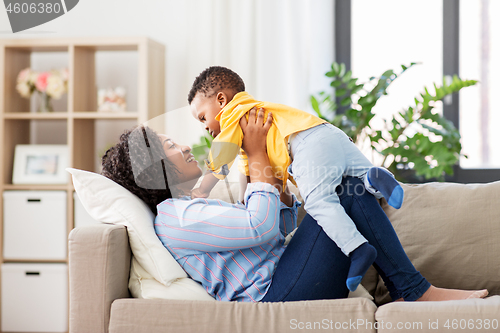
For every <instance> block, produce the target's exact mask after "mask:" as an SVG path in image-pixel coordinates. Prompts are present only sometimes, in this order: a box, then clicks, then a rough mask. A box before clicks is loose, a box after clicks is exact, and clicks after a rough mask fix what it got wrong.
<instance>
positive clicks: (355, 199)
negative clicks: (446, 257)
mask: <svg viewBox="0 0 500 333" xmlns="http://www.w3.org/2000/svg"><path fill="white" fill-rule="evenodd" d="M358 184H361V185H362V184H363V182H362V181H361V180H360V179H359V178H356V177H349V176H348V177H344V178H343V180H342V183H341V185H340V186H338V187H337V189H336V191H337V194H338V196H339V198H340V203H341V205H342V207H344V209H345V211H346V213H347V214H348V215H349V216H350V217H351V219H352V220H353V221H354V223H355V224H356V227H357V228H358V230H359V231H360V233H361V234H362V235H363V236H364V237H365V238H366V239H367V240H368V242H369V243H370V244H371V245H373V246H374V247H375V249H377V258H376V259H375V263H374V266H375V268H376V269H377V271H378V273H379V274H380V276H381V277H382V279H383V280H384V282H385V285H386V286H387V289H388V290H389V292H390V295H391V297H392V299H393V300H395V299H398V298H400V297H403V298H404V299H405V301H414V300H416V299H418V298H419V297H420V296H422V295H423V293H424V292H425V291H427V289H429V287H430V283H429V282H428V281H427V280H426V279H425V278H424V277H423V276H422V275H421V274H420V273H419V272H418V271H417V270H416V269H415V267H414V266H413V264H412V263H411V262H410V260H409V259H408V257H407V256H406V253H405V252H404V250H403V247H402V246H401V243H400V242H399V239H398V237H397V235H396V232H395V231H394V228H393V227H392V224H391V222H390V221H389V219H388V218H387V216H386V215H385V213H384V211H383V210H382V208H381V207H380V205H379V203H378V201H377V200H376V199H375V197H374V196H373V195H371V194H369V193H368V192H366V191H365V190H363V191H360V189H361V188H364V187H363V186H361V185H358ZM349 265H350V260H349V258H348V257H346V256H345V255H344V254H343V253H342V251H341V250H340V249H339V247H338V246H337V245H336V244H335V242H333V241H332V240H331V239H330V238H329V237H328V236H327V235H326V234H325V232H324V231H323V229H322V228H321V227H320V226H319V225H318V224H317V223H316V221H315V220H314V219H313V218H312V217H311V216H310V215H306V217H304V219H303V220H302V222H301V224H300V226H299V228H298V229H297V232H296V233H295V235H294V236H293V238H292V240H291V241H290V243H289V244H288V246H287V248H286V250H285V252H284V253H283V255H282V257H281V260H280V261H279V263H278V267H277V268H276V271H275V273H274V275H273V280H272V283H271V286H270V287H269V289H268V291H267V293H266V295H265V296H264V298H263V299H262V300H261V302H283V301H301V300H316V299H336V298H345V297H347V295H348V290H347V287H346V279H347V273H348V271H349Z"/></svg>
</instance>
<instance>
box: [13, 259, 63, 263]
mask: <svg viewBox="0 0 500 333" xmlns="http://www.w3.org/2000/svg"><path fill="white" fill-rule="evenodd" d="M3 262H4V263H30V264H61V263H62V264H66V263H67V262H68V260H66V259H4V260H3Z"/></svg>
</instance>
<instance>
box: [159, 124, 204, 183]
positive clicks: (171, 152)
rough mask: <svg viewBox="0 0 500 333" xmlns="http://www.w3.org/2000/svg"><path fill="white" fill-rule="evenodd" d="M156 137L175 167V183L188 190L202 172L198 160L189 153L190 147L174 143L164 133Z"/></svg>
mask: <svg viewBox="0 0 500 333" xmlns="http://www.w3.org/2000/svg"><path fill="white" fill-rule="evenodd" d="M158 137H159V138H160V140H161V143H162V146H163V150H164V151H165V155H167V158H168V160H169V161H170V163H172V164H174V165H175V167H176V168H177V177H178V183H177V182H176V184H175V185H176V186H177V187H178V188H183V189H185V190H189V191H190V190H191V189H192V188H193V187H194V185H195V184H196V182H197V181H198V178H200V177H201V175H202V174H203V172H202V170H201V168H200V166H199V165H198V161H196V160H195V158H194V155H193V154H191V148H190V147H189V146H181V145H178V144H176V143H175V142H174V141H172V139H171V138H170V137H168V136H166V135H165V134H158ZM169 185H170V184H169Z"/></svg>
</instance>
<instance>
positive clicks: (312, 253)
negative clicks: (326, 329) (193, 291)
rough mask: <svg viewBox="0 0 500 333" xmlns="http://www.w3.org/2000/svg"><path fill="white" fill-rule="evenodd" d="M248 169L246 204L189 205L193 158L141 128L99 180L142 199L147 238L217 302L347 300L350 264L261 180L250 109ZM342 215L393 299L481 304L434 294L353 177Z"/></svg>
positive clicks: (275, 183) (346, 183) (195, 171)
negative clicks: (151, 223)
mask: <svg viewBox="0 0 500 333" xmlns="http://www.w3.org/2000/svg"><path fill="white" fill-rule="evenodd" d="M240 124H241V127H242V130H243V132H244V138H243V145H242V147H243V149H244V150H245V152H246V154H247V156H248V159H249V164H250V180H251V183H250V184H249V186H248V188H247V191H246V193H245V205H241V204H236V205H233V204H229V203H225V202H221V201H219V200H213V199H194V200H191V198H190V197H189V195H190V192H191V190H192V189H193V187H194V185H195V184H196V182H197V180H198V178H199V177H200V176H201V175H202V171H201V169H200V167H199V166H198V163H197V162H196V160H194V157H193V155H192V154H191V153H190V151H191V149H190V148H189V147H187V146H178V145H176V144H175V143H174V142H173V141H172V139H170V138H169V137H167V136H166V135H160V134H156V133H155V132H154V131H152V130H151V129H149V128H147V127H142V126H141V127H138V128H137V129H135V130H133V131H127V132H125V133H124V134H123V135H122V136H121V138H120V142H119V143H118V144H117V145H116V146H114V147H112V148H111V149H110V150H108V151H107V152H106V154H105V155H104V156H103V172H102V173H103V175H105V176H106V177H108V178H110V179H112V180H114V181H115V182H117V183H119V184H120V185H122V186H124V187H125V188H127V189H129V190H130V191H131V192H132V193H134V194H136V195H137V196H138V197H139V198H141V199H142V200H144V201H145V202H146V204H147V205H148V206H149V207H150V209H151V210H152V211H153V212H154V213H155V214H156V220H155V230H156V233H157V235H158V237H159V238H160V240H161V241H162V243H163V244H164V246H165V247H166V248H167V249H168V250H169V251H170V253H171V254H172V255H173V256H174V258H175V259H176V260H177V261H178V262H179V264H180V265H181V266H182V267H183V268H184V269H185V271H186V272H187V273H188V274H189V275H190V276H191V277H192V278H193V279H194V280H196V281H198V282H199V283H200V284H202V285H203V286H204V288H205V289H206V291H207V292H208V293H209V294H211V295H212V296H214V297H215V298H216V299H217V300H222V301H250V302H257V301H262V302H278V301H298V300H314V299H335V298H345V297H347V295H348V289H347V287H346V278H347V273H348V270H349V265H350V261H349V259H348V258H347V257H345V255H344V254H343V253H342V252H341V250H340V249H339V248H338V247H337V246H336V244H335V243H334V242H333V241H332V240H331V239H330V238H329V237H328V236H326V234H325V233H324V232H323V230H322V228H321V227H320V226H318V224H317V223H316V221H315V220H314V219H312V217H310V216H309V215H306V217H305V218H304V220H303V221H302V223H301V224H300V227H299V228H298V229H297V231H296V233H295V235H294V236H293V238H292V240H291V241H290V243H289V244H288V245H287V246H285V245H284V241H285V235H286V234H287V232H290V231H291V230H293V229H294V228H295V226H296V224H297V223H296V222H297V207H298V206H299V203H298V202H297V200H296V198H295V197H294V196H293V195H291V194H289V193H287V192H286V191H285V192H284V193H282V194H281V195H280V192H279V191H278V189H277V188H278V187H279V184H280V181H279V180H278V179H275V178H274V177H273V176H272V173H270V172H266V171H268V170H269V169H270V164H269V160H268V157H267V154H266V143H265V142H266V141H265V140H266V134H267V131H268V130H269V127H270V125H271V115H270V116H269V117H268V119H267V120H265V121H264V113H263V112H257V111H256V110H255V109H252V110H251V111H250V113H249V118H248V121H246V120H245V118H242V119H241V121H240ZM336 191H337V194H338V195H339V197H340V201H341V204H342V206H343V207H344V209H345V210H346V212H347V213H348V214H349V216H350V217H351V218H352V219H353V221H354V222H355V223H356V226H357V228H358V230H359V231H360V232H361V233H362V234H363V236H365V237H366V238H367V240H368V241H369V242H370V244H372V245H373V246H374V247H375V248H376V250H377V252H378V254H377V259H376V260H375V264H374V266H375V268H376V269H377V271H378V272H379V274H380V275H381V276H382V278H383V280H384V282H385V284H386V286H387V288H388V290H389V292H390V294H391V297H392V299H393V300H405V301H437V300H457V299H467V298H482V297H485V296H486V295H487V293H488V292H487V291H486V290H479V291H465V290H454V289H442V288H436V287H434V286H432V285H431V284H430V283H429V282H428V281H427V280H426V279H425V278H424V277H423V276H422V275H421V274H420V273H419V272H418V271H416V270H415V268H414V267H413V265H412V264H411V262H410V261H409V259H408V257H407V256H406V254H405V253H404V251H403V249H402V247H401V244H400V242H399V240H398V238H397V236H396V233H395V232H394V229H393V228H392V225H391V223H390V221H389V220H388V219H387V216H386V215H385V213H384V212H383V210H382V209H381V207H380V206H379V204H378V202H377V200H376V199H375V198H374V197H373V196H372V195H370V194H368V193H366V192H365V191H364V186H363V184H362V183H361V181H360V180H359V179H357V178H352V177H346V178H345V179H344V180H343V182H342V185H341V186H339V187H338V188H337V189H336Z"/></svg>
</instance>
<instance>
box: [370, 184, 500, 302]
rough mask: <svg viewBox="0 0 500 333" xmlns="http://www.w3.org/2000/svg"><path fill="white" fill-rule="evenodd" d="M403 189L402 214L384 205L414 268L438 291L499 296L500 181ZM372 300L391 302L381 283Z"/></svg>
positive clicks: (424, 185)
mask: <svg viewBox="0 0 500 333" xmlns="http://www.w3.org/2000/svg"><path fill="white" fill-rule="evenodd" d="M403 188H404V190H405V199H404V203H403V206H402V207H401V209H399V210H396V209H394V208H392V207H390V206H388V205H387V203H385V202H383V204H382V206H383V209H384V210H385V212H386V214H387V216H388V217H389V219H390V220H391V222H392V225H393V226H394V229H395V230H396V233H397V234H398V236H399V239H400V241H401V244H402V245H403V248H404V249H405V251H406V253H407V255H408V257H409V258H410V260H411V261H412V263H413V264H414V266H415V267H416V269H417V270H419V271H420V272H421V273H422V275H423V276H424V277H425V278H427V280H428V281H429V282H430V283H432V284H433V285H435V286H437V287H443V288H456V289H483V288H487V289H488V290H489V292H490V295H498V294H500V284H499V283H498V279H499V277H500V256H499V255H498V254H499V253H500V242H499V241H498V240H499V238H500V204H499V202H500V200H499V199H500V182H493V183H488V184H455V183H427V184H417V185H415V184H412V185H403ZM375 300H376V302H377V303H379V304H381V303H385V302H386V301H388V300H390V298H388V293H387V290H386V289H385V287H384V286H383V283H382V281H381V280H380V281H379V286H378V288H377V292H376V297H375Z"/></svg>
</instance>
